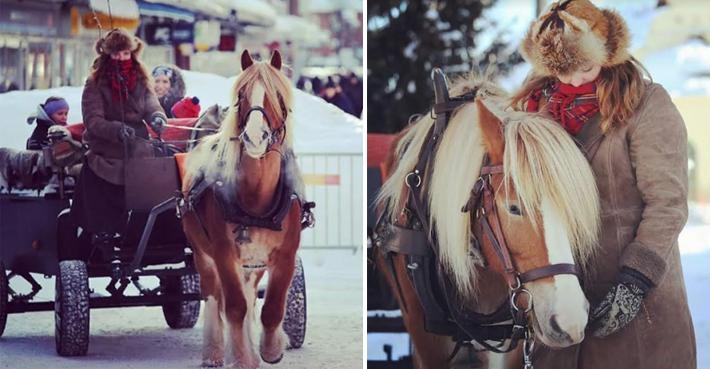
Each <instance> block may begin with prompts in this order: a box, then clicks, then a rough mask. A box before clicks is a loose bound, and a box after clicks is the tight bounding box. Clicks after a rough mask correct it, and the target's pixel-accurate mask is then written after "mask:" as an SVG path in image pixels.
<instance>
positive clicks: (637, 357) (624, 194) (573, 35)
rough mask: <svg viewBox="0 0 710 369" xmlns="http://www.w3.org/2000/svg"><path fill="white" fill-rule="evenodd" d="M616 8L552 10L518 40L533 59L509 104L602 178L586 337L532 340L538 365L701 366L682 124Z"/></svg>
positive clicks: (567, 0)
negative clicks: (563, 343) (553, 123)
mask: <svg viewBox="0 0 710 369" xmlns="http://www.w3.org/2000/svg"><path fill="white" fill-rule="evenodd" d="M628 47H629V30H628V28H627V26H626V23H625V21H624V20H623V19H622V18H621V16H619V15H618V14H617V13H615V12H613V11H610V10H602V9H599V8H597V7H596V6H594V5H593V4H592V3H591V2H589V1H588V0H563V1H560V2H556V3H553V4H552V5H551V6H550V7H549V8H548V9H547V10H546V11H544V12H543V13H542V15H541V16H540V17H539V18H538V19H537V20H535V21H534V22H533V23H532V25H531V26H530V28H529V30H528V33H527V34H526V36H525V38H524V40H523V42H522V45H521V53H522V55H523V57H524V58H525V59H526V60H527V61H528V62H529V63H530V64H532V68H533V70H532V72H531V74H530V75H529V76H528V79H527V80H526V83H525V84H524V86H523V87H522V88H521V89H520V90H519V91H518V92H517V93H516V94H515V95H514V96H513V106H514V107H516V108H519V109H525V110H527V111H531V112H535V111H539V112H541V113H543V114H546V115H549V116H551V117H552V118H553V119H555V120H557V121H558V122H559V123H560V124H561V125H562V126H563V127H564V128H565V129H566V130H567V131H568V132H569V134H570V135H572V136H574V137H575V139H576V140H577V141H578V142H579V143H580V146H581V148H582V149H583V151H584V153H585V154H586V155H587V158H588V159H589V161H590V163H591V165H592V169H593V171H594V173H595V176H596V179H597V186H598V189H599V194H600V199H601V207H602V212H601V214H602V227H601V233H600V244H599V252H598V254H597V255H596V258H595V259H594V260H593V261H592V262H591V265H590V268H589V270H590V273H588V274H587V275H585V276H584V277H583V283H584V288H585V291H586V295H587V298H588V300H589V302H590V305H591V306H590V317H589V323H588V329H587V332H586V338H585V340H584V341H583V342H582V343H581V344H579V345H576V346H572V347H569V348H566V349H562V350H552V349H549V348H547V347H544V346H543V345H536V347H535V351H534V353H533V362H534V364H535V366H539V367H541V368H547V369H549V368H564V369H572V368H609V369H613V368H645V369H653V368H659V369H660V368H679V369H691V368H695V367H696V348H695V336H694V333H693V323H692V320H691V317H690V312H689V309H688V302H687V297H686V293H685V285H684V282H683V273H682V268H681V263H680V253H679V250H678V235H679V233H680V231H681V229H682V228H683V226H684V224H685V221H686V218H687V214H688V205H687V201H688V198H687V195H688V173H687V169H688V159H687V152H688V150H687V137H686V130H685V125H684V123H683V119H682V118H681V116H680V114H679V113H678V110H677V109H676V107H675V105H674V104H673V102H672V101H671V99H670V97H669V96H668V93H667V92H666V90H665V89H664V88H663V87H662V86H660V85H658V84H655V83H653V82H652V81H650V80H649V79H647V78H645V77H646V76H647V72H646V71H645V69H644V68H643V67H642V66H641V64H640V63H639V62H638V61H637V60H636V59H634V58H633V57H632V56H631V55H629V52H628Z"/></svg>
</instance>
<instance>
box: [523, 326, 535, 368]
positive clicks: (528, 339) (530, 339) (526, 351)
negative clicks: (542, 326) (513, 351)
mask: <svg viewBox="0 0 710 369" xmlns="http://www.w3.org/2000/svg"><path fill="white" fill-rule="evenodd" d="M533 348H535V335H534V334H533V332H532V328H531V329H528V330H527V331H525V341H524V342H523V364H525V366H524V369H533V363H532V351H533Z"/></svg>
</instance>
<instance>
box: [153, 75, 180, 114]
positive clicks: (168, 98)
mask: <svg viewBox="0 0 710 369" xmlns="http://www.w3.org/2000/svg"><path fill="white" fill-rule="evenodd" d="M151 75H152V76H153V89H154V91H155V95H156V96H157V97H158V101H159V102H160V106H162V107H163V111H165V115H167V116H168V118H180V117H176V116H174V115H173V112H172V108H173V106H174V105H175V104H177V103H178V101H180V100H182V99H183V98H184V97H185V80H184V79H183V78H182V72H181V71H180V68H178V67H177V66H174V65H167V64H161V65H158V66H156V67H155V68H153V73H151Z"/></svg>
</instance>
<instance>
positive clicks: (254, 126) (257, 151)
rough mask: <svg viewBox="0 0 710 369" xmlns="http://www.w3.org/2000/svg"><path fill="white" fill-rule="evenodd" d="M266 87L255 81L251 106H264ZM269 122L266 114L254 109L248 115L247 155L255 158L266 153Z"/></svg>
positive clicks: (246, 130) (245, 137) (245, 131)
mask: <svg viewBox="0 0 710 369" xmlns="http://www.w3.org/2000/svg"><path fill="white" fill-rule="evenodd" d="M264 97H265V89H264V86H263V85H262V84H261V83H258V82H257V83H255V84H254V89H253V91H252V92H251V96H249V104H250V105H251V107H250V108H253V107H257V106H258V107H262V108H263V107H264ZM269 133H270V128H269V124H268V122H267V120H266V117H265V116H264V114H262V113H261V112H259V111H253V112H251V113H250V114H249V116H248V117H247V123H246V126H245V127H244V140H243V142H244V148H245V151H246V153H247V155H249V156H251V157H253V158H260V157H261V156H263V155H264V154H265V153H266V150H267V148H268V145H269V142H268V137H269V136H270V134H269Z"/></svg>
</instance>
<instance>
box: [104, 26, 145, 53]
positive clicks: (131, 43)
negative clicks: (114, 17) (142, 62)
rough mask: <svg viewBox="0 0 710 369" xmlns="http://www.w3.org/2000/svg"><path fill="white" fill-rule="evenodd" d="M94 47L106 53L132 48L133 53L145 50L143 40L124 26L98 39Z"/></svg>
mask: <svg viewBox="0 0 710 369" xmlns="http://www.w3.org/2000/svg"><path fill="white" fill-rule="evenodd" d="M94 48H95V49H96V52H97V53H99V54H105V55H111V54H113V53H116V52H119V51H123V50H131V53H132V54H135V55H140V52H141V50H143V42H142V41H141V40H140V39H139V38H138V37H135V36H133V35H131V34H130V33H128V31H126V30H125V29H123V28H114V29H112V30H111V31H109V33H107V34H106V36H104V37H103V38H100V39H99V40H98V41H96V45H94Z"/></svg>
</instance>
